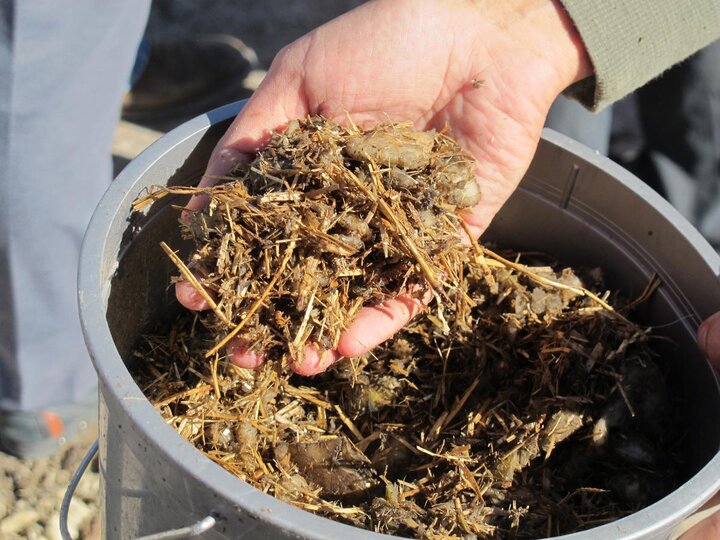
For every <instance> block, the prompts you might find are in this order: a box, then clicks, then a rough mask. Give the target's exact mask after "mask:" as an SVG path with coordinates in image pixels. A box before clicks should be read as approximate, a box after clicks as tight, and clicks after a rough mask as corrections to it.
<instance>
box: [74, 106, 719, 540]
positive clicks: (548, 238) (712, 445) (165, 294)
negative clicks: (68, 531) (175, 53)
mask: <svg viewBox="0 0 720 540" xmlns="http://www.w3.org/2000/svg"><path fill="white" fill-rule="evenodd" d="M241 106H242V105H241V104H240V103H238V104H233V105H229V106H227V107H224V108H222V109H218V110H216V111H213V112H211V113H209V114H208V115H206V116H201V117H198V118H196V119H194V120H192V121H190V122H188V123H186V124H184V125H182V126H180V127H179V128H177V129H175V130H174V131H172V132H171V133H169V134H167V135H166V136H165V137H163V138H162V139H160V140H159V141H158V142H156V143H155V144H153V145H152V146H151V147H150V148H149V149H147V150H146V151H145V152H143V153H142V154H141V155H140V156H139V157H138V158H136V159H135V160H134V161H133V162H131V163H130V164H129V165H128V166H127V167H126V168H125V170H124V171H123V172H122V174H121V175H120V176H119V177H118V178H117V179H116V180H115V181H114V182H113V184H112V186H111V187H110V189H109V190H108V191H107V193H106V194H105V196H104V197H103V199H102V201H101V202H100V204H99V206H98V208H97V210H96V212H95V215H94V216H93V219H92V222H91V224H90V227H89V229H88V232H87V235H86V238H85V242H84V245H83V251H82V257H81V267H80V277H79V283H80V285H79V302H80V312H81V318H82V324H83V328H84V332H85V337H86V341H87V345H88V349H89V351H90V354H91V356H92V359H93V362H94V363H95V367H96V369H97V372H98V375H99V378H100V472H101V479H102V486H101V491H102V503H103V510H102V512H103V530H104V534H105V537H106V538H110V539H114V538H123V539H124V538H134V537H137V536H141V535H150V534H153V533H158V532H162V531H167V530H170V529H177V528H180V527H184V526H189V525H192V524H193V523H197V522H200V523H205V524H206V525H207V524H209V525H212V524H213V520H212V519H210V520H206V521H205V522H202V520H203V518H206V517H207V516H210V515H212V516H213V517H214V518H215V520H214V526H212V528H210V530H209V531H207V532H205V533H203V537H204V538H240V537H243V538H263V539H264V538H308V539H321V538H323V539H337V538H343V539H345V540H353V539H359V538H375V537H378V538H379V537H381V536H382V535H377V534H375V533H370V532H368V531H364V530H361V529H357V528H353V527H350V526H347V525H343V524H340V523H336V522H333V521H330V520H327V519H324V518H320V517H317V516H315V515H313V514H310V513H308V512H305V511H303V510H300V509H298V508H294V507H292V506H289V505H287V504H285V503H282V502H280V501H278V500H276V499H274V498H273V497H271V496H269V495H266V494H263V493H261V492H259V491H257V490H256V489H254V488H252V487H251V486H249V485H248V484H246V483H244V482H242V481H240V480H239V479H237V478H236V477H234V476H232V475H231V474H230V473H228V472H226V471H225V470H224V469H222V468H221V467H220V466H219V465H216V464H215V463H213V462H212V461H210V460H209V459H207V458H205V457H204V456H203V455H202V454H201V453H200V452H199V451H197V450H196V449H195V448H194V447H193V446H192V445H190V444H189V443H188V442H186V441H185V440H184V439H182V438H181V437H180V436H179V435H178V434H177V433H176V432H175V431H174V430H173V429H172V428H171V427H170V426H168V425H167V424H165V422H164V421H163V420H162V418H161V417H160V415H159V414H158V412H157V411H156V410H155V409H154V408H153V407H152V405H151V404H150V403H149V402H148V401H147V400H146V399H145V397H144V396H143V394H142V392H141V391H140V389H139V388H138V387H137V385H136V384H135V383H134V381H133V379H132V377H131V376H130V373H129V372H128V367H127V366H128V365H130V364H131V363H132V361H133V359H132V358H131V355H130V352H131V350H132V347H133V346H134V345H135V343H136V341H137V339H138V336H139V335H140V332H141V331H142V330H143V329H144V328H145V327H146V325H147V324H148V323H150V322H153V321H157V320H159V319H160V318H162V317H166V316H168V314H169V313H171V312H175V310H177V309H178V307H177V305H176V303H175V302H174V295H173V291H172V288H171V287H169V286H168V278H169V276H170V275H171V274H173V273H174V272H175V269H174V267H172V264H171V263H170V262H169V261H168V260H167V257H166V256H165V255H164V254H163V253H162V251H161V249H160V248H159V246H158V244H159V242H160V240H167V241H169V243H170V244H171V245H172V246H180V245H181V242H180V240H179V238H178V231H177V229H178V228H177V217H178V214H177V211H175V210H172V209H170V208H168V204H169V203H170V201H165V200H163V201H160V202H158V203H156V204H154V205H153V206H152V207H151V208H150V209H149V210H148V211H147V212H146V213H134V214H133V213H132V212H131V207H130V205H131V203H132V201H133V200H134V199H135V198H136V197H137V196H138V195H139V194H140V193H141V192H142V191H143V190H144V189H145V188H146V187H147V186H150V185H153V184H165V183H174V184H177V183H185V184H191V183H194V182H196V181H197V180H198V178H199V176H200V174H201V173H202V171H203V168H204V165H205V163H206V161H207V159H208V157H209V154H210V151H211V150H212V147H213V146H214V144H215V142H216V141H217V140H218V138H219V137H220V135H221V134H222V133H223V132H224V130H225V129H226V128H227V126H228V122H229V119H231V118H232V117H233V116H234V115H235V114H236V113H237V112H238V110H239V109H240V107H241ZM488 237H491V238H493V239H497V240H498V241H500V242H502V243H503V244H504V245H506V246H508V247H514V248H518V249H532V250H543V251H545V252H548V253H551V254H553V255H555V256H556V257H558V258H560V259H562V260H563V261H564V262H566V263H569V264H574V265H592V266H595V265H599V266H602V267H603V268H604V269H605V272H606V276H607V278H608V280H609V283H610V284H611V285H612V286H613V287H620V288H621V289H622V290H624V291H625V292H627V293H628V294H631V295H632V294H637V293H639V292H640V291H641V290H642V289H643V288H644V287H645V285H646V284H647V282H648V280H649V278H650V276H651V275H652V274H653V273H654V272H655V273H657V274H658V275H659V276H660V278H661V279H662V283H663V285H662V286H661V287H660V289H659V290H658V291H657V292H656V294H655V295H654V296H653V299H652V300H651V301H650V303H649V304H648V305H646V307H645V311H646V313H645V316H646V317H647V322H648V323H650V324H653V325H656V326H661V327H662V333H663V334H665V335H667V336H669V337H671V338H672V339H673V340H674V341H675V342H676V343H677V344H678V345H679V346H678V347H677V349H673V350H670V351H669V354H674V355H675V357H674V361H673V366H674V367H673V369H674V373H672V377H671V379H672V381H673V385H674V386H673V391H675V392H678V393H680V394H681V395H683V396H685V397H686V398H687V399H686V403H687V405H686V409H687V410H685V411H684V414H685V418H687V426H688V428H689V429H688V436H687V439H686V440H685V441H684V443H685V444H684V447H685V457H686V459H687V477H688V478H689V480H688V481H687V482H686V483H685V484H684V485H682V486H681V487H680V488H678V489H677V490H675V491H674V492H673V493H672V494H670V495H669V496H667V497H665V498H664V499H662V500H661V501H659V502H657V503H655V504H653V505H652V506H649V507H647V508H645V509H643V510H641V511H639V512H636V513H634V514H632V515H630V516H628V517H626V518H623V519H620V520H618V521H615V522H613V523H610V524H607V525H603V526H600V527H596V528H594V529H591V530H589V531H585V532H582V533H576V534H573V535H567V536H565V537H563V538H566V539H568V540H570V539H572V540H581V539H582V540H590V539H610V538H626V539H631V538H632V539H638V538H644V539H661V538H667V536H668V535H669V534H670V532H671V531H672V530H673V529H674V528H675V527H676V526H677V524H678V523H679V522H680V521H681V520H682V519H683V518H684V517H686V516H687V515H688V514H690V513H691V512H692V511H693V510H695V509H696V508H697V507H699V506H700V505H701V504H702V503H703V502H705V501H706V500H707V499H709V498H710V497H711V496H712V494H713V493H715V492H716V491H717V490H718V489H719V488H720V455H718V454H717V451H718V448H719V447H720V421H719V419H720V390H719V387H718V380H717V377H716V375H715V373H714V371H713V370H712V368H711V367H710V365H709V364H708V363H707V361H706V360H705V359H704V358H702V357H701V355H700V354H699V353H698V352H697V346H696V342H695V333H696V330H697V326H698V324H699V323H700V322H701V321H702V320H703V319H704V318H706V317H707V316H709V315H711V314H712V313H714V312H715V311H717V310H720V280H718V269H719V268H720V258H719V257H718V255H717V254H716V253H715V251H714V250H713V249H712V248H711V247H710V246H709V245H708V244H707V243H706V242H705V240H703V238H702V237H701V236H700V235H699V234H698V233H697V232H696V231H695V229H693V228H692V227H691V226H690V225H689V224H688V223H687V222H686V221H685V220H684V219H683V218H682V217H681V216H680V214H678V213H677V212H676V211H675V210H674V209H673V208H672V207H670V206H669V205H668V204H667V203H666V202H665V201H664V200H663V199H661V198H660V197H659V196H658V195H657V194H656V193H654V192H653V191H651V190H650V189H649V188H648V187H646V186H645V185H644V184H643V183H642V182H641V181H639V180H638V179H637V178H635V177H633V176H632V175H631V174H629V173H628V172H627V171H625V170H623V169H622V168H620V167H619V166H617V165H616V164H614V163H612V162H611V161H609V160H608V159H606V158H604V157H602V156H599V155H597V154H596V153H594V152H592V151H590V150H588V149H586V148H585V147H583V146H581V145H579V144H577V143H575V142H574V141H572V140H570V139H568V138H567V137H564V136H562V135H559V134H557V133H554V132H552V131H546V132H545V133H544V134H543V139H542V141H541V143H540V146H539V148H538V151H537V155H536V157H535V160H534V162H533V164H532V166H531V167H530V170H529V172H528V173H527V175H526V178H525V179H524V180H523V182H522V185H521V187H520V188H519V189H518V191H517V192H516V193H515V194H514V195H513V197H512V198H511V200H510V201H509V202H508V203H507V204H506V206H505V207H504V208H503V210H502V211H501V212H500V214H498V216H497V217H496V219H495V221H494V222H493V224H492V227H491V229H490V230H489V231H488V233H487V235H486V238H488ZM202 528H207V527H196V529H195V530H196V531H199V530H201V529H202Z"/></svg>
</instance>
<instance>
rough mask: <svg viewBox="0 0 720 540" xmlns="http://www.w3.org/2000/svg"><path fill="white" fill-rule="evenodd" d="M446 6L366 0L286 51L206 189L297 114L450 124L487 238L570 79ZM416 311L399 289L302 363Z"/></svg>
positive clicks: (244, 359)
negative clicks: (471, 177) (475, 187)
mask: <svg viewBox="0 0 720 540" xmlns="http://www.w3.org/2000/svg"><path fill="white" fill-rule="evenodd" d="M451 8H452V9H450V8H449V7H448V4H446V3H443V2H437V1H436V0H425V1H418V0H413V1H397V0H395V1H382V0H381V1H378V2H369V3H368V4H364V5H363V6H361V7H360V8H358V9H356V10H354V11H352V12H350V13H348V14H346V15H345V16H343V17H340V18H338V19H335V20H334V21H332V22H330V23H329V24H327V25H325V26H323V27H321V28H319V29H317V30H316V31H314V32H312V33H311V34H308V35H307V36H305V37H303V38H301V39H300V40H298V41H296V42H295V43H293V44H292V45H290V46H289V47H287V48H286V49H284V50H283V51H282V52H281V53H280V54H279V55H278V57H277V58H276V60H275V62H274V63H273V66H272V67H271V69H270V71H269V73H268V75H267V77H266V78H265V80H264V81H263V83H262V85H261V87H260V88H259V89H258V91H257V92H256V93H255V95H254V96H253V97H252V98H251V99H250V100H249V102H248V103H247V105H246V106H245V108H244V109H243V111H242V112H241V113H240V115H239V116H238V117H237V118H236V120H235V121H234V123H233V124H232V126H231V127H230V128H229V130H228V132H227V133H226V134H225V136H224V137H223V139H222V140H221V141H220V143H219V144H218V146H217V148H216V149H215V152H214V153H213V157H212V158H211V161H210V164H209V166H208V170H207V173H206V176H205V177H204V178H203V181H202V182H201V185H209V184H212V183H214V180H213V178H214V177H216V176H219V175H222V174H224V173H225V172H227V171H228V170H229V169H230V168H231V167H232V165H233V164H234V163H235V162H237V160H238V159H241V158H242V156H243V155H244V154H247V153H252V152H253V151H254V150H255V149H256V148H258V147H259V146H261V145H262V144H263V143H264V142H265V141H266V140H267V137H268V134H269V132H270V130H272V129H276V128H279V127H281V126H283V125H285V124H286V123H287V122H288V121H289V120H291V119H293V118H298V117H302V116H305V115H307V114H322V115H325V116H327V117H330V118H334V119H336V120H338V121H341V122H342V121H345V120H346V119H347V117H350V118H351V119H352V121H353V122H355V123H356V124H359V125H368V124H374V123H378V122H387V121H408V120H409V121H412V122H414V124H415V126H416V127H417V128H419V129H430V128H436V129H441V128H444V127H447V128H449V130H450V133H451V134H452V135H453V136H454V138H455V139H456V140H457V141H458V142H459V143H460V145H461V146H463V147H464V148H465V150H466V151H468V152H469V153H470V154H471V155H473V157H475V158H476V160H477V176H478V178H479V181H480V182H481V189H482V194H483V197H482V201H481V202H480V203H479V204H478V205H477V206H476V207H475V208H473V209H471V210H466V211H465V213H464V215H463V218H464V219H465V221H466V223H467V224H468V225H469V228H470V230H471V231H472V232H473V233H474V234H475V235H480V234H481V233H482V231H484V229H485V228H486V227H487V225H488V224H489V222H490V220H491V219H492V217H493V216H494V215H495V213H496V212H497V211H498V210H499V208H500V207H501V206H502V204H503V203H504V202H505V200H506V199H507V198H508V197H509V196H510V194H511V193H512V191H513V190H514V189H515V187H516V186H517V183H518V182H519V181H520V179H521V177H522V175H523V174H524V172H525V170H526V169H527V167H528V165H529V163H530V160H531V159H532V156H533V154H534V152H535V148H536V146H537V141H538V139H539V136H540V132H541V130H542V125H543V122H544V119H545V115H546V114H547V111H548V109H549V107H550V104H551V103H552V100H553V99H554V97H555V96H556V95H557V94H558V93H559V92H560V91H561V90H562V88H563V87H564V86H565V85H566V84H567V83H568V82H569V81H566V80H564V79H563V76H562V73H560V72H559V71H557V70H554V69H552V68H550V67H549V65H550V64H549V63H548V62H547V61H545V54H546V53H545V52H544V51H536V50H532V49H529V48H527V47H524V46H523V44H522V43H521V42H519V41H518V40H517V39H516V38H515V37H514V34H513V33H512V32H509V31H508V28H505V27H500V28H499V27H498V24H499V23H497V21H494V22H493V23H492V24H490V23H487V22H486V20H487V19H485V18H484V17H483V13H480V10H479V8H478V6H477V4H476V3H473V2H456V3H452V4H451ZM190 206H193V205H192V204H191V205H190ZM178 297H179V298H180V300H181V302H182V303H183V304H185V305H186V306H187V307H190V308H197V307H198V306H197V305H196V304H195V303H194V302H195V299H194V295H193V294H192V291H190V290H188V289H187V288H183V287H179V288H178ZM419 309H421V306H420V303H419V301H418V300H416V299H411V298H409V297H404V296H400V297H398V298H396V299H393V300H389V301H388V302H386V303H384V304H383V305H382V306H379V307H370V308H364V310H363V311H362V312H361V313H360V314H359V315H358V317H357V318H356V320H355V321H354V322H353V323H352V324H351V325H350V327H349V328H348V329H347V331H346V332H345V333H344V334H343V337H342V338H341V340H340V343H339V345H338V351H328V352H326V353H320V352H318V351H315V350H309V351H308V354H306V355H305V358H304V360H303V362H302V363H301V365H296V366H295V369H296V371H298V372H300V373H303V374H313V373H317V372H319V371H323V370H324V369H325V368H326V367H327V366H328V365H330V364H331V363H333V362H334V361H335V360H336V359H337V357H338V356H339V355H342V356H355V355H358V354H362V353H364V352H365V351H366V350H368V349H370V348H372V347H373V346H375V345H376V344H378V343H380V342H382V341H384V340H385V339H387V338H389V337H390V336H392V335H393V334H394V333H395V332H396V331H397V330H399V329H400V328H401V327H402V326H403V325H404V324H405V323H406V322H407V321H408V320H409V318H410V317H411V316H412V315H413V314H414V313H415V312H416V311H418V310H419ZM234 351H235V352H233V353H231V355H233V356H234V360H235V362H236V363H238V364H240V365H246V366H251V365H255V364H256V363H257V361H258V359H257V356H256V355H255V356H251V357H250V356H247V355H244V353H243V348H242V347H235V348H234Z"/></svg>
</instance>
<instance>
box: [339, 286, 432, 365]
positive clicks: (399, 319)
mask: <svg viewBox="0 0 720 540" xmlns="http://www.w3.org/2000/svg"><path fill="white" fill-rule="evenodd" d="M431 298H432V292H428V293H426V294H425V296H424V297H423V298H422V299H421V298H415V297H412V296H409V295H407V294H403V295H400V296H397V297H395V298H391V299H389V300H386V301H385V302H383V303H382V304H380V305H378V306H372V307H365V308H363V309H362V310H360V313H358V315H357V316H356V317H355V319H353V321H352V322H351V323H350V325H349V326H348V328H347V330H345V331H344V332H343V333H342V335H341V336H340V341H339V342H338V348H337V350H338V352H339V353H340V354H341V355H342V356H347V357H353V356H360V355H361V354H365V353H366V352H367V351H369V350H370V349H372V348H373V347H375V346H376V345H379V344H380V343H382V342H383V341H385V340H386V339H389V338H391V337H392V336H394V335H395V334H396V333H397V332H398V331H399V330H400V329H401V328H402V327H403V326H405V325H406V324H407V323H408V321H410V319H412V318H413V317H414V316H415V315H417V314H418V313H420V312H421V311H422V310H423V309H424V307H425V305H426V304H427V303H429V302H430V299H431Z"/></svg>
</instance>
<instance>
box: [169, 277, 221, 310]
mask: <svg viewBox="0 0 720 540" xmlns="http://www.w3.org/2000/svg"><path fill="white" fill-rule="evenodd" d="M206 292H207V294H208V296H210V297H211V298H212V297H213V292H212V291H206ZM175 297H176V298H177V299H178V302H180V304H182V305H183V306H185V307H186V308H187V309H192V310H193V311H205V310H206V309H210V304H209V303H208V301H207V300H206V299H205V298H204V297H203V296H202V294H200V293H199V292H198V290H197V289H196V288H195V287H193V286H192V284H190V282H188V281H178V282H177V283H176V284H175Z"/></svg>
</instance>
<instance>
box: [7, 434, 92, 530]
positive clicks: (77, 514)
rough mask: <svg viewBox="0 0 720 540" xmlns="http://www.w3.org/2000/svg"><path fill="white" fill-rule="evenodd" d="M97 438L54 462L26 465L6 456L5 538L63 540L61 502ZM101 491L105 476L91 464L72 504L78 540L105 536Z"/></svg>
mask: <svg viewBox="0 0 720 540" xmlns="http://www.w3.org/2000/svg"><path fill="white" fill-rule="evenodd" d="M92 439H93V436H87V437H84V438H83V439H82V440H78V441H76V442H75V443H73V444H72V445H70V446H68V447H67V448H64V449H63V450H62V451H61V452H60V453H58V454H57V455H55V456H52V457H50V458H41V459H34V460H27V461H22V460H19V459H16V458H14V457H12V456H8V455H6V454H2V453H0V538H2V539H3V540H24V539H27V540H41V539H47V540H56V539H57V540H60V538H61V536H60V527H59V519H60V514H59V512H60V503H61V502H62V498H63V495H64V494H65V489H66V487H67V485H68V483H69V482H70V477H71V476H72V474H73V472H74V471H75V469H76V468H77V466H78V465H79V463H80V461H81V460H82V458H83V456H84V455H85V452H86V451H87V449H88V448H89V446H90V444H91V442H92ZM99 487H100V475H99V474H98V473H97V468H95V467H93V466H91V467H90V468H89V469H88V470H87V471H86V472H85V474H84V475H83V478H82V480H81V482H80V484H79V485H78V488H77V490H76V492H75V497H74V498H73V501H72V503H71V505H70V512H69V515H68V529H69V531H70V533H71V534H72V536H73V538H79V539H84V540H90V539H99V538H100V523H99V520H98V515H99V508H98V503H99Z"/></svg>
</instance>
